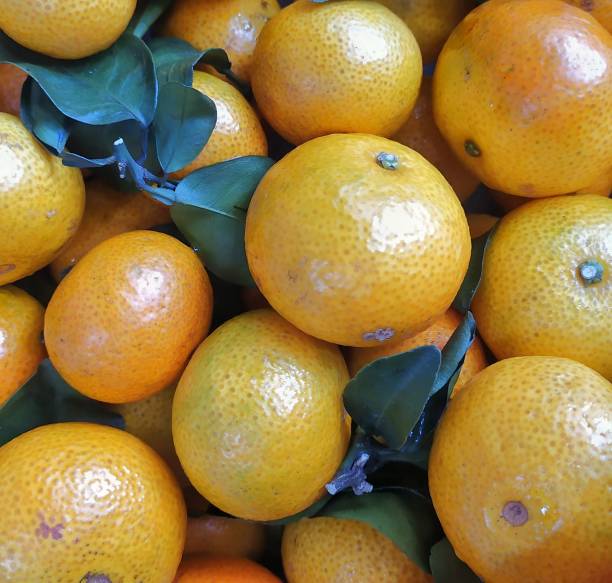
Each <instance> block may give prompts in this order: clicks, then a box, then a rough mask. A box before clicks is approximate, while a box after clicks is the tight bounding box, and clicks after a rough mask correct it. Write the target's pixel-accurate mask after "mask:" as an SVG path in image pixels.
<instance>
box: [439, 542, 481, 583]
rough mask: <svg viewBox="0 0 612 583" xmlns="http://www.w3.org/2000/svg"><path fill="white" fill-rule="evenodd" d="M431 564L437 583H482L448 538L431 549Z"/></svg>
mask: <svg viewBox="0 0 612 583" xmlns="http://www.w3.org/2000/svg"><path fill="white" fill-rule="evenodd" d="M429 564H430V567H431V572H432V573H433V576H434V581H435V583H480V578H479V577H478V576H477V575H476V574H475V573H474V572H473V571H472V570H471V569H470V568H469V567H468V566H467V565H466V564H465V563H464V562H463V561H462V560H461V559H459V557H457V555H456V554H455V551H454V550H453V547H452V546H451V544H450V542H448V539H447V538H443V539H442V540H441V541H439V542H437V543H436V544H435V545H434V546H433V547H432V548H431V555H430V557H429Z"/></svg>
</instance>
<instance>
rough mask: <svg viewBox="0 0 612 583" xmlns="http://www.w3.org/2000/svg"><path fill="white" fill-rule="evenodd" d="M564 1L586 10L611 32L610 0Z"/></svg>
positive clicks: (611, 9) (611, 2) (611, 6)
mask: <svg viewBox="0 0 612 583" xmlns="http://www.w3.org/2000/svg"><path fill="white" fill-rule="evenodd" d="M564 2H567V3H568V4H573V5H574V6H576V7H578V8H582V9H583V10H586V11H587V12H588V13H589V14H591V16H593V17H594V18H595V19H596V20H597V21H598V22H599V23H600V24H601V25H602V26H603V27H604V28H605V29H606V30H607V31H608V32H609V33H611V34H612V0H564Z"/></svg>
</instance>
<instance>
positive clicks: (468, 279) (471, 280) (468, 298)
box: [453, 227, 495, 314]
mask: <svg viewBox="0 0 612 583" xmlns="http://www.w3.org/2000/svg"><path fill="white" fill-rule="evenodd" d="M494 232H495V227H493V228H492V229H491V230H490V231H488V232H486V233H485V234H484V235H481V236H480V237H477V238H476V239H472V255H471V256H470V263H469V265H468V270H467V273H466V274H465V277H464V279H463V283H462V284H461V287H460V288H459V291H458V292H457V296H456V297H455V300H454V301H453V308H455V310H457V311H458V312H461V313H462V314H465V313H466V312H467V311H468V310H469V309H470V306H471V304H472V300H473V299H474V296H475V295H476V291H477V290H478V286H479V285H480V278H481V276H482V265H483V261H484V256H485V253H486V252H487V247H488V246H489V242H490V241H491V238H492V237H493V233H494Z"/></svg>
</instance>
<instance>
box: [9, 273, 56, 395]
mask: <svg viewBox="0 0 612 583" xmlns="http://www.w3.org/2000/svg"><path fill="white" fill-rule="evenodd" d="M44 312H45V311H44V309H43V307H42V306H41V305H40V304H39V303H38V302H37V301H36V300H35V299H34V298H33V297H32V296H30V295H29V294H27V293H26V292H24V291H23V290H21V289H19V288H18V287H15V286H12V285H7V286H5V287H0V406H2V404H3V403H4V402H5V401H7V400H8V399H9V398H10V397H11V395H12V394H13V393H14V392H15V391H17V389H19V388H20V387H21V385H23V384H24V383H25V382H26V381H27V380H28V379H29V378H30V377H31V376H32V375H33V374H34V373H35V372H36V369H37V368H38V365H39V364H40V362H41V361H42V359H43V358H44V357H45V347H44V344H43V343H42V338H41V336H42V329H43V317H44Z"/></svg>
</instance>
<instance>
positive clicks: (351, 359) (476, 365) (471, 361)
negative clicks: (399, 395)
mask: <svg viewBox="0 0 612 583" xmlns="http://www.w3.org/2000/svg"><path fill="white" fill-rule="evenodd" d="M461 320H462V317H461V316H460V315H459V314H458V313H457V312H455V310H453V309H450V310H447V311H446V312H445V313H444V314H443V315H442V316H441V317H440V318H438V319H437V320H436V321H435V322H434V323H433V324H432V325H431V326H430V327H429V328H427V329H426V330H423V332H419V333H418V334H416V335H415V336H412V337H410V338H407V339H406V340H402V342H399V343H396V344H391V345H388V344H383V345H382V346H375V347H372V348H352V349H351V350H350V352H349V355H348V367H349V372H350V373H351V376H355V375H356V374H357V373H358V372H359V371H360V370H361V369H362V368H363V367H364V366H365V365H366V364H369V363H370V362H373V361H374V360H377V359H379V358H382V357H383V356H391V355H392V354H399V353H400V352H406V351H408V350H412V349H413V348H417V347H419V346H428V345H429V346H437V347H438V348H439V349H440V350H442V349H443V348H444V347H445V346H446V343H447V342H448V339H449V338H450V337H451V335H452V334H453V332H454V331H455V329H456V328H457V326H459V324H461ZM486 366H487V358H486V356H485V352H484V348H483V346H482V343H481V342H480V340H479V339H478V338H475V339H474V342H473V344H472V346H470V349H469V350H468V351H467V354H466V356H465V362H464V363H463V367H462V369H461V373H460V374H459V378H458V379H457V382H456V383H455V387H454V389H453V395H455V394H456V393H457V391H459V390H460V389H461V388H462V387H463V386H464V385H465V383H467V382H468V381H469V380H470V379H471V378H472V377H473V376H474V375H476V374H477V373H479V372H480V371H481V370H482V369H483V368H485V367H486Z"/></svg>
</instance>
